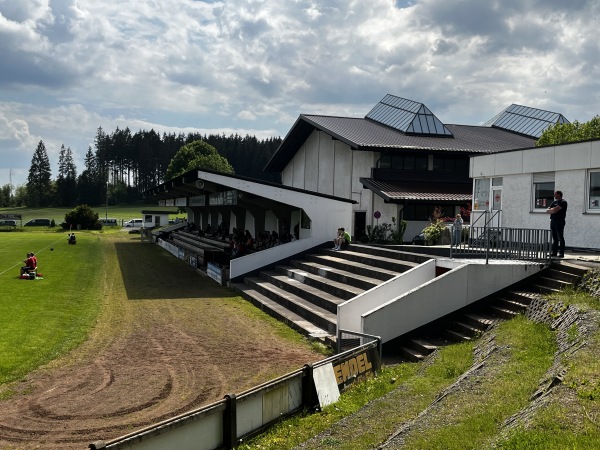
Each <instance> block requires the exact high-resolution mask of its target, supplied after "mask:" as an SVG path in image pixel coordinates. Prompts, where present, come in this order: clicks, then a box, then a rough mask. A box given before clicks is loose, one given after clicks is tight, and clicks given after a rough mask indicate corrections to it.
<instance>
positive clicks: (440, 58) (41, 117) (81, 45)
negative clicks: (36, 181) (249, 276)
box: [0, 0, 600, 186]
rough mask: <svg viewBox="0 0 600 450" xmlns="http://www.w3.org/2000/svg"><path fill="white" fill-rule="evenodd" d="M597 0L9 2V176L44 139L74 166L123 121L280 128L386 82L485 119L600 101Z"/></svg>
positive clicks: (367, 103) (5, 84) (353, 105)
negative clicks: (517, 109)
mask: <svg viewBox="0 0 600 450" xmlns="http://www.w3.org/2000/svg"><path fill="white" fill-rule="evenodd" d="M599 30H600V2H599V1H597V0H588V1H586V0H568V1H567V0H484V1H482V0H398V1H394V0H358V1H354V0H323V1H320V0H312V1H309V0H222V1H211V0H204V1H201V0H119V1H118V2H116V1H114V0H0V61H2V63H1V65H0V185H5V184H7V183H9V181H12V184H13V185H15V186H18V185H22V184H24V183H26V181H27V175H28V171H29V167H30V165H31V159H32V156H33V153H34V151H35V149H36V147H37V145H38V143H39V142H40V140H42V141H43V142H44V145H45V147H46V150H47V152H48V156H49V158H50V163H51V168H52V178H55V177H56V174H57V170H58V167H57V166H58V153H59V151H60V148H61V145H64V146H65V147H69V148H71V150H72V152H73V155H74V157H75V163H76V165H77V170H78V173H81V171H82V170H83V169H84V167H83V157H84V155H85V153H86V151H87V149H88V147H89V146H92V149H94V136H95V134H96V131H97V129H98V128H99V127H102V128H103V129H104V131H105V132H107V133H111V132H113V131H114V130H115V129H116V128H117V127H119V128H121V129H123V128H125V127H129V129H130V130H131V131H132V133H135V132H137V131H139V130H150V129H154V130H155V131H157V132H160V133H163V132H167V133H173V132H174V133H180V132H183V133H186V134H187V133H189V132H200V133H203V134H204V133H206V134H211V133H218V134H221V133H225V134H227V135H229V134H232V133H237V134H240V135H242V136H244V135H246V134H249V135H255V136H257V137H258V138H259V139H264V138H268V137H272V136H281V137H284V136H285V135H286V134H287V133H288V131H289V130H290V129H291V127H292V125H293V124H294V122H295V121H296V120H297V118H298V116H299V115H300V114H324V115H335V116H348V117H364V116H365V115H366V114H367V113H368V112H369V111H370V110H371V108H372V107H373V106H375V105H376V104H377V103H378V102H379V101H380V100H381V99H382V98H383V97H384V96H385V95H386V94H393V95H396V96H399V97H404V98H408V99H410V100H414V101H416V102H420V103H423V104H425V105H426V106H427V107H428V108H429V109H430V110H431V111H432V112H433V113H434V114H435V115H436V116H437V117H438V118H439V119H440V120H441V121H442V122H444V123H448V124H464V125H480V124H482V123H484V122H486V121H487V120H488V119H490V118H492V117H493V116H495V115H496V114H498V113H499V112H501V111H502V110H503V109H505V108H506V107H508V106H510V105H511V104H512V103H517V104H520V105H526V106H531V107H534V108H540V109H546V110H550V111H554V112H558V113H561V114H563V115H564V116H565V117H566V118H567V119H568V120H570V121H571V122H572V121H575V120H578V121H579V122H586V121H588V120H590V119H592V118H593V117H594V116H596V115H598V114H600V101H599V97H600V66H599V65H600V31H599Z"/></svg>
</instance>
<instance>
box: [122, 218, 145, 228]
mask: <svg viewBox="0 0 600 450" xmlns="http://www.w3.org/2000/svg"><path fill="white" fill-rule="evenodd" d="M142 225H144V219H131V220H128V221H127V222H125V226H126V227H128V228H134V227H135V228H139V227H141V226H142Z"/></svg>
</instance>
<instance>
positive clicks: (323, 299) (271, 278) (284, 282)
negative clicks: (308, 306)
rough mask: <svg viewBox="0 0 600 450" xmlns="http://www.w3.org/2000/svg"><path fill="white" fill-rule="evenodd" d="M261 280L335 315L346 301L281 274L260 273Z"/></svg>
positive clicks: (271, 272) (272, 272)
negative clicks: (340, 305)
mask: <svg viewBox="0 0 600 450" xmlns="http://www.w3.org/2000/svg"><path fill="white" fill-rule="evenodd" d="M260 278H262V279H263V280H265V281H268V282H269V283H271V284H273V285H275V286H277V287H278V288H279V289H281V290H284V291H286V292H289V293H291V294H294V295H296V296H298V297H300V298H302V299H304V300H307V301H309V302H310V303H312V304H313V305H317V306H319V307H320V308H323V309H325V310H327V311H329V312H331V313H333V314H337V307H338V305H339V304H340V303H343V302H344V301H345V300H344V299H343V298H340V297H338V296H335V295H333V294H330V293H329V292H325V291H322V290H321V289H319V288H316V287H314V286H310V285H307V284H304V283H302V282H301V281H298V280H296V279H294V278H290V277H288V276H287V275H284V274H281V273H279V272H274V271H270V270H268V271H263V272H261V273H260Z"/></svg>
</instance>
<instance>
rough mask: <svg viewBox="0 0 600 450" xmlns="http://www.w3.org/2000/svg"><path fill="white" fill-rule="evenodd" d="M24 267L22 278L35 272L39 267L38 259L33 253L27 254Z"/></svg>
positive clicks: (22, 268)
mask: <svg viewBox="0 0 600 450" xmlns="http://www.w3.org/2000/svg"><path fill="white" fill-rule="evenodd" d="M23 262H24V263H25V266H24V267H21V276H22V275H24V274H26V273H29V272H31V271H32V270H35V268H36V267H37V258H36V257H35V255H34V254H33V253H27V259H24V260H23Z"/></svg>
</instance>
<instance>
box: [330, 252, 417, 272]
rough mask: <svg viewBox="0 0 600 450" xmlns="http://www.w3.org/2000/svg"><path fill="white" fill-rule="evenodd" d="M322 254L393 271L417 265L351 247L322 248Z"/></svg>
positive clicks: (402, 270) (401, 270)
mask: <svg viewBox="0 0 600 450" xmlns="http://www.w3.org/2000/svg"><path fill="white" fill-rule="evenodd" d="M322 253H324V254H331V253H333V254H335V255H336V256H337V257H338V258H342V259H346V260H348V261H354V262H357V263H361V264H366V265H369V266H373V267H378V268H383V269H387V270H391V271H394V272H398V273H402V272H406V271H407V270H410V269H412V268H413V267H416V266H418V265H419V263H416V262H411V261H403V260H401V259H397V258H393V257H389V256H380V255H374V254H369V253H362V252H360V251H359V250H357V249H355V248H352V249H349V250H338V251H335V250H331V249H324V250H322Z"/></svg>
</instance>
